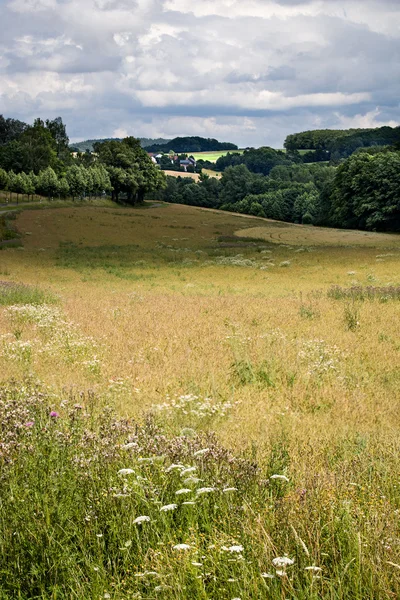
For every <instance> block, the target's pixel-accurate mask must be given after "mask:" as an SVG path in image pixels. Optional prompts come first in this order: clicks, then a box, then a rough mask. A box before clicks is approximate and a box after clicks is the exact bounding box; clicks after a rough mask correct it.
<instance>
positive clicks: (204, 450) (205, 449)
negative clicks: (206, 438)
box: [193, 448, 210, 456]
mask: <svg viewBox="0 0 400 600" xmlns="http://www.w3.org/2000/svg"><path fill="white" fill-rule="evenodd" d="M207 452H210V448H203V450H197V452H195V453H194V454H193V456H203V454H207Z"/></svg>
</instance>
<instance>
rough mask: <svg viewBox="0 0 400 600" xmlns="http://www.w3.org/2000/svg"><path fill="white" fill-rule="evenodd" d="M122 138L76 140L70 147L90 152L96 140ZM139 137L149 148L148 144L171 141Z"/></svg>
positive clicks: (117, 139) (74, 149)
mask: <svg viewBox="0 0 400 600" xmlns="http://www.w3.org/2000/svg"><path fill="white" fill-rule="evenodd" d="M121 139H122V138H100V139H96V140H84V141H83V142H75V143H74V144H70V148H71V150H73V151H74V152H86V151H87V150H88V151H89V152H92V151H93V144H94V143H95V142H108V141H110V140H115V141H117V142H120V141H121ZM139 139H140V143H141V145H142V147H143V148H147V147H148V146H151V145H154V144H169V142H170V140H167V139H165V138H139Z"/></svg>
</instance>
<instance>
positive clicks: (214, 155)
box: [190, 150, 244, 162]
mask: <svg viewBox="0 0 400 600" xmlns="http://www.w3.org/2000/svg"><path fill="white" fill-rule="evenodd" d="M230 152H231V153H232V154H243V152H244V151H243V150H231V151H230ZM227 154H228V151H227V150H217V151H215V152H193V153H192V154H191V155H190V156H193V157H194V158H195V159H196V160H200V159H201V160H209V161H210V162H217V160H218V159H219V158H220V157H221V156H226V155H227Z"/></svg>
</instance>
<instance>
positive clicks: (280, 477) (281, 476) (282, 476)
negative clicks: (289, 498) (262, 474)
mask: <svg viewBox="0 0 400 600" xmlns="http://www.w3.org/2000/svg"><path fill="white" fill-rule="evenodd" d="M270 479H280V480H282V481H289V479H288V478H287V477H286V475H276V474H275V475H271V477H270Z"/></svg>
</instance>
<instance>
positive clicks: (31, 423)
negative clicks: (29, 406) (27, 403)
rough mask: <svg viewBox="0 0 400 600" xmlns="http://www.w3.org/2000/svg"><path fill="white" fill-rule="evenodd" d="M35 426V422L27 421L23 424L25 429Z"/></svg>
mask: <svg viewBox="0 0 400 600" xmlns="http://www.w3.org/2000/svg"><path fill="white" fill-rule="evenodd" d="M34 424H35V421H28V422H27V423H25V427H33V426H34Z"/></svg>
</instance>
